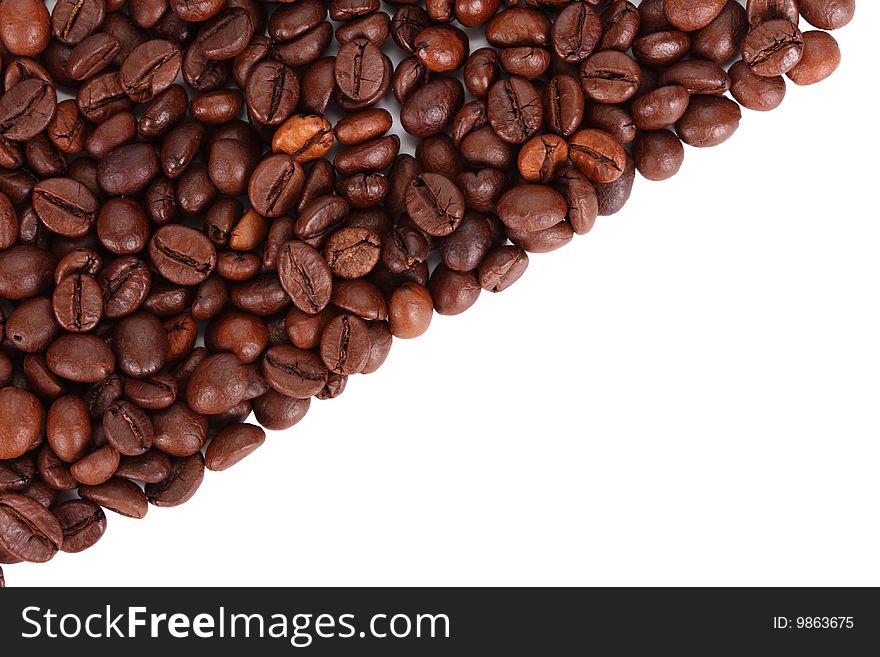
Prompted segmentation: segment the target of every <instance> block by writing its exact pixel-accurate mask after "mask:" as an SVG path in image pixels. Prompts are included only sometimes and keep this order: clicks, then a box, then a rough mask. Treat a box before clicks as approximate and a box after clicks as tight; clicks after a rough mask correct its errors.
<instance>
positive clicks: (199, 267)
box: [154, 237, 213, 274]
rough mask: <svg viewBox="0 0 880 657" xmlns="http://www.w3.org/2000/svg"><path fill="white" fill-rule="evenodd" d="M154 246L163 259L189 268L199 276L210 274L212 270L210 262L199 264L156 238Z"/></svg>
mask: <svg viewBox="0 0 880 657" xmlns="http://www.w3.org/2000/svg"><path fill="white" fill-rule="evenodd" d="M154 244H155V247H156V250H157V251H159V252H160V253H161V254H162V255H164V256H165V257H167V258H169V259H171V260H173V261H174V262H177V263H180V264H182V265H184V266H185V267H189V268H190V269H193V270H194V271H197V272H198V273H200V274H207V273H210V272H211V269H212V268H213V267H212V266H211V263H210V262H200V261H199V260H196V259H195V258H193V257H192V256H190V255H187V254H186V253H182V252H180V251H177V250H176V249H172V248H171V247H170V246H166V245H165V244H164V243H163V242H162V240H161V239H160V238H158V237H157V238H155V239H154Z"/></svg>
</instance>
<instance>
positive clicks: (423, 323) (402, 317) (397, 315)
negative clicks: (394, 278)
mask: <svg viewBox="0 0 880 657" xmlns="http://www.w3.org/2000/svg"><path fill="white" fill-rule="evenodd" d="M433 314H434V302H433V300H432V299H431V293H430V292H429V291H428V289H427V288H426V287H425V286H423V285H419V284H418V283H413V282H411V281H407V282H406V283H403V285H401V286H400V287H398V288H397V289H396V290H395V291H394V293H393V294H392V295H391V300H390V301H389V302H388V326H389V328H390V330H391V334H392V335H394V336H395V337H398V338H405V339H409V338H417V337H419V336H420V335H422V334H423V333H424V332H425V331H427V330H428V326H430V324H431V318H432V316H433Z"/></svg>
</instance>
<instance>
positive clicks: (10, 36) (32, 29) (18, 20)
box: [0, 0, 51, 57]
mask: <svg viewBox="0 0 880 657" xmlns="http://www.w3.org/2000/svg"><path fill="white" fill-rule="evenodd" d="M50 36H51V32H50V20H49V11H48V9H46V4H45V3H44V2H41V1H40V0H10V1H9V2H3V3H0V42H2V43H3V46H4V47H5V48H6V50H8V51H9V52H10V53H12V54H13V55H20V56H23V57H34V56H36V55H39V54H40V53H41V52H43V51H44V50H45V49H46V46H47V45H49V38H50Z"/></svg>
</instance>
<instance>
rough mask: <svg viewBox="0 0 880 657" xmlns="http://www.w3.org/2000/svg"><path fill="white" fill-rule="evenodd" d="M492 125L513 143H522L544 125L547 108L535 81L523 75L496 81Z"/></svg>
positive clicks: (492, 94) (492, 91) (490, 99)
mask: <svg viewBox="0 0 880 657" xmlns="http://www.w3.org/2000/svg"><path fill="white" fill-rule="evenodd" d="M487 102H488V109H489V122H490V123H491V124H492V129H493V130H494V131H495V133H496V134H497V135H498V136H499V137H500V138H501V139H503V140H504V141H506V142H508V143H510V144H522V143H524V142H525V141H527V140H528V139H529V138H530V137H531V136H532V135H534V134H535V133H536V132H537V131H538V130H539V129H540V127H541V123H542V121H543V117H544V112H543V107H542V104H541V97H540V96H539V95H538V92H537V91H536V90H535V88H534V87H533V86H532V85H531V83H530V82H529V81H528V80H526V79H524V78H520V77H512V78H509V79H507V80H501V81H498V82H496V83H495V84H494V85H492V88H491V89H490V90H489V97H488V101H487Z"/></svg>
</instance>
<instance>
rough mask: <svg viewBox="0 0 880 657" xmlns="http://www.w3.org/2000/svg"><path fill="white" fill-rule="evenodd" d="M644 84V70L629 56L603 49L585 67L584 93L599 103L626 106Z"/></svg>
mask: <svg viewBox="0 0 880 657" xmlns="http://www.w3.org/2000/svg"><path fill="white" fill-rule="evenodd" d="M640 83H641V69H640V68H639V65H638V63H637V62H636V61H635V60H634V59H632V57H629V56H628V55H626V54H624V53H622V52H618V51H616V50H602V51H599V52H597V53H595V54H593V55H591V56H590V57H589V58H587V59H586V60H585V61H584V63H583V65H582V66H581V86H582V87H583V90H584V93H586V94H587V96H589V97H590V98H592V99H593V100H595V101H597V102H599V103H622V102H624V101H626V100H629V99H630V98H632V96H633V95H635V93H636V92H637V91H638V89H639V84H640Z"/></svg>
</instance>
